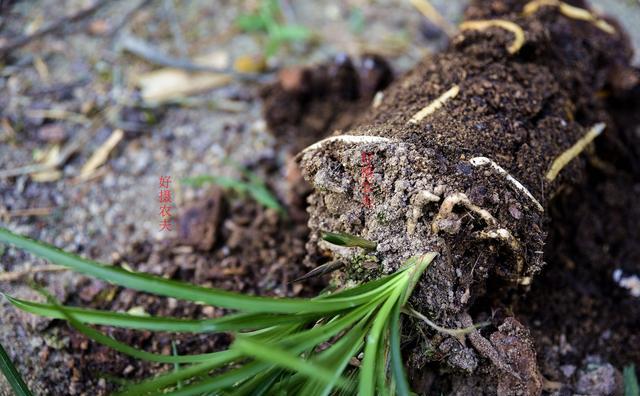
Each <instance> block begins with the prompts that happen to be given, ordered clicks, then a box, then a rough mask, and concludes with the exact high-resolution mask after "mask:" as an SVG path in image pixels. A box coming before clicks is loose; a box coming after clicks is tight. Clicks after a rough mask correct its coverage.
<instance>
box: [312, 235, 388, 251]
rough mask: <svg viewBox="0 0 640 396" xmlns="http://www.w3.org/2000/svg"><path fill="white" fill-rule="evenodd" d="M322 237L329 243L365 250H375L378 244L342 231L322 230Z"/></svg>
mask: <svg viewBox="0 0 640 396" xmlns="http://www.w3.org/2000/svg"><path fill="white" fill-rule="evenodd" d="M322 239H324V240H325V241H327V242H329V243H333V244H334V245H338V246H345V247H361V248H363V249H366V250H376V247H377V246H378V244H377V243H376V242H374V241H370V240H368V239H364V238H360V237H359V236H355V235H351V234H346V233H343V232H329V231H322Z"/></svg>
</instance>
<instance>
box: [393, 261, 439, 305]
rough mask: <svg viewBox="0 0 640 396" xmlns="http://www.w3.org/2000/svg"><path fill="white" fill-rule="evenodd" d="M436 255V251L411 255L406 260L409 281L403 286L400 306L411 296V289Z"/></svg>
mask: <svg viewBox="0 0 640 396" xmlns="http://www.w3.org/2000/svg"><path fill="white" fill-rule="evenodd" d="M437 255H438V253H435V252H431V253H427V254H424V255H422V256H418V257H412V258H410V259H409V260H408V261H407V266H409V268H408V269H407V271H410V274H409V283H408V284H407V287H406V288H405V290H404V292H403V294H402V297H401V300H402V304H401V305H402V306H404V305H405V304H406V303H407V301H408V300H409V297H410V296H411V293H413V289H414V288H415V287H416V285H417V284H418V281H419V280H420V277H421V276H422V274H423V273H424V271H425V270H426V269H427V267H429V265H430V264H431V262H432V261H433V260H434V259H435V258H436V256H437Z"/></svg>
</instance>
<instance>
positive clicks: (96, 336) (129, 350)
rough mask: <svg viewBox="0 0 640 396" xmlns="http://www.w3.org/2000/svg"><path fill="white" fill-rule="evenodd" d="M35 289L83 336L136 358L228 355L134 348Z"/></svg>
mask: <svg viewBox="0 0 640 396" xmlns="http://www.w3.org/2000/svg"><path fill="white" fill-rule="evenodd" d="M36 290H37V291H38V292H40V293H41V294H43V295H44V296H45V297H46V298H47V299H48V300H49V302H50V303H51V304H52V305H53V306H54V307H55V308H56V309H57V310H58V311H59V312H60V313H61V314H62V315H63V316H64V319H65V320H67V322H69V324H70V325H71V327H73V328H74V329H76V330H77V331H79V332H80V333H82V334H84V335H85V336H87V337H89V338H90V339H92V340H94V341H96V342H98V343H100V344H103V345H105V346H108V347H110V348H111V349H115V350H116V351H118V352H121V353H124V354H127V355H129V356H133V357H135V358H137V359H142V360H148V361H150V362H157V363H198V362H206V361H210V360H211V359H221V354H222V359H224V358H226V357H228V355H230V353H227V354H224V353H225V352H229V351H223V352H212V353H203V354H198V355H180V356H171V355H162V354H158V353H151V352H147V351H143V350H140V349H137V348H134V347H132V346H129V345H127V344H124V343H122V342H119V341H117V340H115V339H113V338H111V337H109V336H107V335H105V334H103V333H102V332H100V331H98V330H96V329H94V328H91V327H89V326H86V325H84V324H82V323H80V322H79V321H78V320H76V319H75V317H74V316H73V315H72V314H71V313H70V312H69V311H67V310H66V309H65V308H64V307H63V306H62V305H60V304H59V303H58V302H57V301H56V299H55V298H53V296H51V295H50V294H49V293H48V292H47V291H46V290H44V289H42V288H40V287H36Z"/></svg>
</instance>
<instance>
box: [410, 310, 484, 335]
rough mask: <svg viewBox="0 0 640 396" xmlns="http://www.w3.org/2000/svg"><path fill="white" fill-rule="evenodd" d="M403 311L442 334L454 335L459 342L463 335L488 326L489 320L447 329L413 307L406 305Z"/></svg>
mask: <svg viewBox="0 0 640 396" xmlns="http://www.w3.org/2000/svg"><path fill="white" fill-rule="evenodd" d="M404 312H405V313H407V314H408V315H411V316H413V317H416V318H418V319H420V320H422V321H423V322H425V323H426V324H427V325H429V327H431V328H433V329H434V330H437V331H439V332H441V333H444V334H448V335H450V336H452V337H455V338H457V339H458V341H460V343H464V336H465V335H467V334H469V333H471V332H473V331H476V330H477V329H479V328H480V327H484V326H488V325H489V322H483V323H478V324H473V323H472V324H470V325H469V326H467V327H464V328H462V329H448V328H446V327H442V326H438V325H437V324H435V323H434V322H432V321H431V320H429V318H427V317H426V316H424V315H423V314H421V313H420V312H418V311H416V310H415V309H413V308H411V307H408V308H407V309H406V310H404Z"/></svg>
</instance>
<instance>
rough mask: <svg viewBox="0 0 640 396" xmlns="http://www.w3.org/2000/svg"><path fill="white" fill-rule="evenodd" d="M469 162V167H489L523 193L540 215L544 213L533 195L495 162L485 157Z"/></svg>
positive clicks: (472, 159)
mask: <svg viewBox="0 0 640 396" xmlns="http://www.w3.org/2000/svg"><path fill="white" fill-rule="evenodd" d="M469 162H471V165H473V166H476V167H478V166H484V165H491V167H492V168H493V169H494V170H495V171H496V172H498V173H499V174H500V175H502V176H504V177H505V178H506V179H507V180H508V181H509V182H510V183H511V184H513V185H514V187H515V188H516V189H517V190H518V191H520V192H522V193H524V195H526V196H527V197H528V198H529V199H530V200H531V201H532V202H533V203H534V204H535V206H536V209H538V210H539V211H540V212H541V213H543V212H544V208H543V207H542V205H541V204H540V202H538V200H537V199H536V198H535V197H534V196H533V194H531V192H529V190H528V189H527V188H526V187H525V186H524V185H522V183H520V182H519V181H518V180H516V178H514V177H513V176H511V175H510V174H509V172H507V171H506V170H505V169H504V168H503V167H501V166H500V165H498V164H497V163H496V162H495V161H493V160H492V159H490V158H487V157H475V158H471V159H470V160H469Z"/></svg>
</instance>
